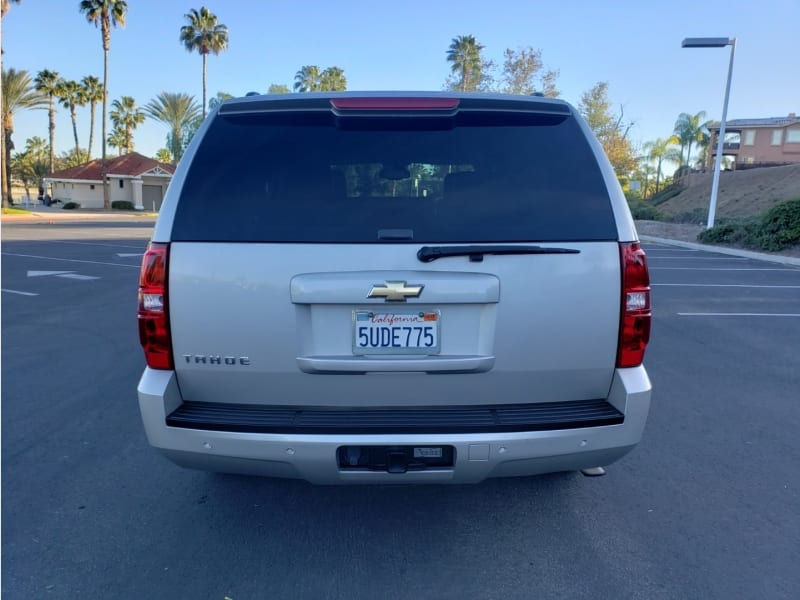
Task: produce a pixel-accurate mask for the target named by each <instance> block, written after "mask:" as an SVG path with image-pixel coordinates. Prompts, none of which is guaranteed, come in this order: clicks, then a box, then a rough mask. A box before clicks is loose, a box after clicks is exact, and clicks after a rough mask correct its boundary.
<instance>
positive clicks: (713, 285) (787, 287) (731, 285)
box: [650, 283, 800, 290]
mask: <svg viewBox="0 0 800 600" xmlns="http://www.w3.org/2000/svg"><path fill="white" fill-rule="evenodd" d="M650 287H709V288H718V287H721V288H767V289H778V290H800V285H751V284H745V283H651V284H650Z"/></svg>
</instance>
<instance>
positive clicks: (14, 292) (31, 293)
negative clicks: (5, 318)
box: [0, 288, 39, 296]
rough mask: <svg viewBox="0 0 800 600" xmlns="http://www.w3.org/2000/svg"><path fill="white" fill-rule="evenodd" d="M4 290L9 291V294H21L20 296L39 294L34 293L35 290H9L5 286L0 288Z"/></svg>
mask: <svg viewBox="0 0 800 600" xmlns="http://www.w3.org/2000/svg"><path fill="white" fill-rule="evenodd" d="M0 291H2V292H7V293H9V294H19V295H20V296H38V295H39V294H34V293H33V292H21V291H19V290H7V289H5V288H2V289H0Z"/></svg>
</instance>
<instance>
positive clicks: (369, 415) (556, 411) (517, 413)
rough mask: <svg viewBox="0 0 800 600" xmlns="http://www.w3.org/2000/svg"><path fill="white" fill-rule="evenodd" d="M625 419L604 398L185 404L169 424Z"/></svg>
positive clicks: (218, 427) (429, 429)
mask: <svg viewBox="0 0 800 600" xmlns="http://www.w3.org/2000/svg"><path fill="white" fill-rule="evenodd" d="M623 421H624V415H623V414H622V413H621V412H619V411H618V410H617V409H616V408H614V407H613V406H611V405H610V404H609V403H608V402H606V401H605V400H579V401H574V402H546V403H537V404H505V405H490V406H435V407H433V406H432V407H407V408H362V407H357V408H356V407H354V408H323V407H316V406H262V405H258V404H225V403H221V402H184V403H183V404H182V405H181V406H179V407H178V408H177V409H176V410H175V411H174V412H173V413H172V414H170V415H169V416H168V417H167V425H168V426H170V427H180V428H184V429H203V430H209V431H233V432H244V433H295V434H383V433H392V434H415V433H435V434H439V433H499V432H515V431H552V430H556V429H579V428H585V427H599V426H603V425H619V424H620V423H622V422H623Z"/></svg>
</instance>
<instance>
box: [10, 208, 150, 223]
mask: <svg viewBox="0 0 800 600" xmlns="http://www.w3.org/2000/svg"><path fill="white" fill-rule="evenodd" d="M156 218H157V215H153V214H152V213H140V214H124V213H122V214H111V213H108V214H106V213H68V214H63V213H52V212H44V211H43V212H31V213H30V214H28V215H2V219H1V220H2V222H3V223H14V222H25V223H35V222H39V221H49V222H51V223H52V222H54V221H128V220H145V221H149V220H155V219H156Z"/></svg>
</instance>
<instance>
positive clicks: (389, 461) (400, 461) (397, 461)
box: [386, 450, 408, 473]
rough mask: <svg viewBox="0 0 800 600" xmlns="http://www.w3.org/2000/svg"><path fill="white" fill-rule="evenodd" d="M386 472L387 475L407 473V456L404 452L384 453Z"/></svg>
mask: <svg viewBox="0 0 800 600" xmlns="http://www.w3.org/2000/svg"><path fill="white" fill-rule="evenodd" d="M386 470H387V471H389V473H405V472H406V471H408V454H407V453H405V452H393V451H391V450H390V451H389V452H387V453H386Z"/></svg>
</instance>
